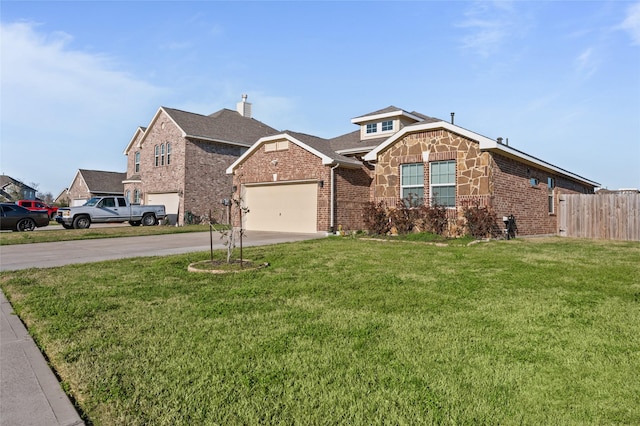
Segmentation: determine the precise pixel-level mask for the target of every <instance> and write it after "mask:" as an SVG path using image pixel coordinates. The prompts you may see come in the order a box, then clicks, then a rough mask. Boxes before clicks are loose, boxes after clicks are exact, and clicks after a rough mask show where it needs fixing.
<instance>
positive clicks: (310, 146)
mask: <svg viewBox="0 0 640 426" xmlns="http://www.w3.org/2000/svg"><path fill="white" fill-rule="evenodd" d="M282 139H285V140H287V141H289V142H291V143H293V144H295V145H297V146H299V147H300V148H302V149H304V150H306V151H309V152H310V153H312V154H314V155H316V156H317V157H319V158H320V159H321V160H322V164H324V165H339V166H343V167H360V166H362V162H360V161H358V160H356V159H354V158H351V157H346V156H344V155H341V154H338V153H336V152H335V151H334V150H333V149H332V148H331V145H330V144H329V141H328V140H327V139H323V138H320V137H317V136H312V135H308V134H305V133H298V132H293V131H291V130H285V131H284V132H283V133H279V134H276V135H271V136H266V137H263V138H260V139H259V140H258V141H257V142H256V143H254V144H253V145H252V146H251V148H249V149H248V150H247V151H246V152H245V153H244V154H242V155H241V156H240V158H238V159H237V160H236V161H234V162H233V164H231V165H230V166H229V167H228V168H227V174H232V173H233V171H234V170H235V169H236V167H238V166H239V165H240V164H242V163H243V162H244V161H245V159H246V158H247V157H249V156H251V155H253V153H254V152H256V151H257V150H258V148H259V147H261V146H262V145H264V144H266V143H269V142H275V141H278V140H282Z"/></svg>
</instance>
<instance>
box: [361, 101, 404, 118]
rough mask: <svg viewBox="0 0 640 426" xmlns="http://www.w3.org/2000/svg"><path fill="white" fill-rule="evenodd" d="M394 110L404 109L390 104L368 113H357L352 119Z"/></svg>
mask: <svg viewBox="0 0 640 426" xmlns="http://www.w3.org/2000/svg"><path fill="white" fill-rule="evenodd" d="M394 111H404V110H403V109H402V108H398V107H394V106H393V105H390V106H388V107H386V108H382V109H379V110H377V111H373V112H370V113H368V114H363V115H359V116H357V117H354V120H355V119H358V118H362V117H369V116H370V115H378V114H385V113H387V112H394Z"/></svg>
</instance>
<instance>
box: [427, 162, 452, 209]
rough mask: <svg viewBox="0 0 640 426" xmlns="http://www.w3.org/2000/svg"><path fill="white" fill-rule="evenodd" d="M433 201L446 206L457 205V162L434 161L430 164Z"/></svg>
mask: <svg viewBox="0 0 640 426" xmlns="http://www.w3.org/2000/svg"><path fill="white" fill-rule="evenodd" d="M429 169H430V173H431V174H430V176H429V183H430V185H431V188H430V193H431V202H432V203H433V204H434V205H438V206H444V207H455V206H456V162H455V161H434V162H433V163H431V164H430V165H429Z"/></svg>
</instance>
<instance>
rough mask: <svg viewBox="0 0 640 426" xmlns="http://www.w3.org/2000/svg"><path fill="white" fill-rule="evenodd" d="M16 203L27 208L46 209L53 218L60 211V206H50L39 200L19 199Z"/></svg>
mask: <svg viewBox="0 0 640 426" xmlns="http://www.w3.org/2000/svg"><path fill="white" fill-rule="evenodd" d="M16 204H17V205H19V206H22V207H24V208H25V209H27V210H46V211H47V214H48V215H49V217H50V218H51V219H53V218H54V216H55V215H56V213H57V212H58V208H57V207H54V206H48V205H46V204H45V203H43V202H42V201H38V200H18V201H16Z"/></svg>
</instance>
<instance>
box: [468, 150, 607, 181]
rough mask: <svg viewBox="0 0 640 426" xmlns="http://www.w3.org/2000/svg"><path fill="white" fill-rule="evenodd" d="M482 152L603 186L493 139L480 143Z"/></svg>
mask: <svg viewBox="0 0 640 426" xmlns="http://www.w3.org/2000/svg"><path fill="white" fill-rule="evenodd" d="M480 150H481V151H489V152H493V153H496V154H500V155H503V156H505V157H507V158H512V159H516V160H518V161H520V162H523V163H525V164H529V165H531V166H534V167H538V168H541V169H543V170H546V171H550V172H554V173H558V174H560V175H563V176H565V177H567V178H569V179H572V180H574V181H576V182H580V183H583V184H584V183H586V184H588V185H591V186H593V187H600V186H601V185H600V184H599V183H598V182H595V181H592V180H589V179H587V178H585V177H582V176H580V175H577V174H575V173H571V172H570V171H568V170H565V169H563V168H560V167H558V166H554V165H553V164H550V163H547V162H546V161H543V160H541V159H539V158H536V157H534V156H532V155H529V154H526V153H524V152H522V151H520V150H518V149H515V148H513V147H511V146H509V145H503V144H501V143H498V142H496V141H493V140H491V139H489V141H488V143H487V141H480Z"/></svg>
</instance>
